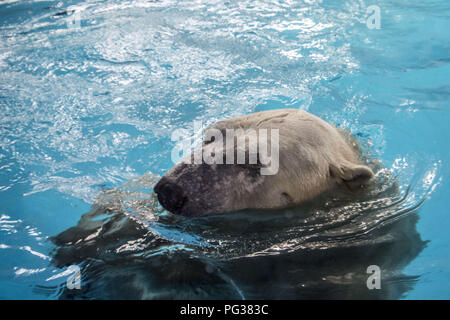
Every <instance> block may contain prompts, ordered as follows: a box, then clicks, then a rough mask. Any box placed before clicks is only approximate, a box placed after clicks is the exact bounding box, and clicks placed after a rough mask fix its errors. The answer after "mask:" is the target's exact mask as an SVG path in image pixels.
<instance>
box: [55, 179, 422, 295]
mask: <svg viewBox="0 0 450 320" xmlns="http://www.w3.org/2000/svg"><path fill="white" fill-rule="evenodd" d="M155 179H156V177H153V176H149V175H147V176H144V177H142V178H140V179H137V180H135V181H132V182H130V183H129V184H127V185H124V186H123V187H120V188H117V189H114V190H109V191H105V192H104V193H103V194H102V195H101V196H100V197H99V199H98V201H97V202H96V203H95V204H94V205H93V208H92V210H91V211H90V212H89V213H87V214H85V215H83V216H82V218H81V220H80V221H79V223H78V224H77V226H75V227H72V228H70V229H68V230H66V231H64V232H62V233H60V234H59V235H57V236H55V237H53V238H52V241H53V243H54V244H55V245H56V248H55V251H54V254H53V261H52V262H53V263H54V264H55V265H56V266H58V267H66V266H70V265H73V264H78V265H79V266H80V267H81V273H82V279H81V282H82V287H81V289H80V290H76V289H72V290H69V289H67V288H66V287H65V285H61V288H60V289H61V295H60V298H61V299H398V298H401V297H402V296H403V295H404V294H405V292H407V291H408V290H410V289H411V288H412V287H413V285H414V283H415V282H416V281H417V277H414V276H406V275H404V274H403V273H402V270H403V269H404V267H405V266H406V265H408V264H409V263H410V262H411V261H412V260H413V259H414V258H415V257H416V256H417V255H418V254H419V253H420V252H421V251H422V249H423V248H424V247H425V245H426V243H425V242H424V241H422V239H421V237H420V235H419V233H418V232H417V230H416V223H417V221H418V214H417V208H418V207H419V206H420V204H421V202H420V201H419V202H417V201H415V200H414V199H412V200H411V197H410V195H409V194H408V190H406V191H404V192H401V191H400V190H399V188H398V186H397V183H396V182H395V179H390V178H389V177H388V175H386V176H383V174H379V175H378V183H377V186H373V187H372V188H371V189H370V190H369V191H368V192H365V193H364V194H341V195H339V196H337V197H336V195H334V196H333V197H332V196H328V195H326V196H324V197H323V198H321V199H317V200H316V201H315V202H314V203H309V204H306V205H304V206H302V207H298V208H291V209H286V210H280V211H277V212H243V213H235V214H230V215H219V216H212V217H207V218H195V219H193V218H184V217H179V216H174V215H171V214H167V213H165V212H164V211H162V210H161V208H160V207H158V204H157V202H156V201H155V199H154V196H153V194H152V193H151V191H150V190H151V187H152V185H153V184H154V182H155ZM149 188H150V189H149ZM371 265H377V266H379V267H380V269H381V289H372V290H369V289H368V287H367V279H368V278H369V276H371V274H369V273H367V268H368V267H369V266H371Z"/></svg>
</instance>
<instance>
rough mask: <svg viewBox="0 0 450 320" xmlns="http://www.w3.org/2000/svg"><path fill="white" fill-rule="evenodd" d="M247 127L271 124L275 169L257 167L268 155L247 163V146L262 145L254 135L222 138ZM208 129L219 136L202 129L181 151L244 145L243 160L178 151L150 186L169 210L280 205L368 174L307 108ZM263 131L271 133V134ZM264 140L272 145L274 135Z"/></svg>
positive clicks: (343, 139) (347, 142) (350, 141)
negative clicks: (193, 146)
mask: <svg viewBox="0 0 450 320" xmlns="http://www.w3.org/2000/svg"><path fill="white" fill-rule="evenodd" d="M232 129H234V130H232ZM239 129H241V130H239ZM249 129H253V130H256V131H257V132H259V131H258V130H260V129H265V130H269V131H270V130H272V131H275V130H276V132H278V141H276V144H277V146H276V147H277V148H276V149H271V152H273V151H274V150H276V151H277V153H278V158H277V159H271V160H272V161H274V160H276V162H277V163H276V169H277V170H276V173H275V174H266V175H264V174H261V169H262V168H264V167H267V166H268V165H269V163H268V162H267V161H265V162H263V161H260V158H259V157H256V159H257V160H256V162H254V163H251V161H250V158H251V154H252V151H251V150H258V152H259V150H260V149H262V148H259V149H258V148H254V147H255V146H254V145H253V144H254V143H255V141H254V140H253V142H252V141H251V140H250V139H246V138H249V137H244V140H243V141H245V144H244V146H243V147H242V145H241V146H237V144H231V146H230V145H229V144H225V143H224V141H233V139H234V141H237V140H239V139H240V138H242V135H246V134H247V133H248V132H249V131H248V130H249ZM208 130H212V131H213V132H219V133H222V134H223V136H225V138H224V139H214V135H209V137H208V134H205V137H207V138H205V140H204V141H203V144H202V146H201V147H200V148H198V149H197V150H195V151H194V152H193V153H192V154H191V155H190V156H189V157H188V159H191V160H192V159H193V158H194V157H195V154H198V153H200V154H211V155H214V154H215V152H217V151H218V150H219V151H222V152H223V154H227V152H230V153H231V154H235V153H236V154H237V152H238V150H239V148H240V149H242V148H243V149H244V151H245V152H246V159H248V161H247V162H246V163H232V164H229V163H228V162H225V161H224V162H223V163H222V162H220V163H219V162H213V163H211V162H209V163H205V162H201V163H198V162H195V161H186V159H185V160H183V161H181V162H179V163H178V164H176V165H175V166H174V167H173V168H172V169H171V170H169V171H168V172H167V173H166V174H165V175H164V176H163V177H162V178H161V179H160V181H159V182H158V183H157V184H156V185H155V187H154V192H155V193H156V195H157V197H158V201H159V202H160V204H161V205H162V206H163V207H164V208H165V209H167V210H168V211H170V212H172V213H175V214H180V215H184V216H207V215H212V214H219V213H227V212H231V211H240V210H245V209H278V208H285V207H288V206H294V205H298V204H301V203H304V202H306V201H309V200H312V199H314V198H315V197H317V196H318V195H320V194H322V193H324V192H325V191H328V190H331V189H333V188H339V187H344V188H345V187H346V188H348V189H350V190H355V189H359V188H362V187H365V186H366V185H367V184H368V182H369V181H370V180H371V178H373V176H374V174H373V171H372V170H371V169H370V168H369V167H368V166H366V165H364V164H363V163H362V160H361V157H360V152H359V148H358V144H357V142H356V139H355V138H353V137H352V136H351V135H349V134H343V132H341V131H340V130H339V129H337V128H336V127H334V126H333V125H331V124H329V123H327V122H326V121H324V120H322V119H320V118H318V117H316V116H314V115H312V114H310V113H308V112H306V111H302V110H297V109H278V110H269V111H262V112H256V113H253V114H249V115H245V116H241V117H237V118H231V119H225V120H222V121H219V122H217V123H215V124H214V125H212V126H211V127H209V128H208V129H206V131H205V132H208ZM229 132H233V134H234V137H232V138H231V139H229V138H230V137H227V134H229ZM266 137H267V139H268V140H271V139H272V138H271V137H272V135H269V134H266ZM241 141H242V140H241ZM258 142H259V140H257V141H256V143H258ZM268 144H269V145H270V144H272V145H273V144H274V141H268ZM258 155H259V153H258ZM266 160H267V159H266Z"/></svg>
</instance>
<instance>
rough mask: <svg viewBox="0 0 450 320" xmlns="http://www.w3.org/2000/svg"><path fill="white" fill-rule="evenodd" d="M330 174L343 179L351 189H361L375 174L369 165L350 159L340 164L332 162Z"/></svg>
mask: <svg viewBox="0 0 450 320" xmlns="http://www.w3.org/2000/svg"><path fill="white" fill-rule="evenodd" d="M330 175H331V176H332V177H336V178H337V179H341V180H342V182H344V184H345V185H346V186H347V187H348V188H349V189H350V190H351V191H354V190H357V189H360V188H361V187H363V186H364V185H366V184H367V183H368V182H369V180H370V179H371V178H372V177H373V176H374V174H373V172H372V170H371V169H370V168H369V167H367V166H363V165H359V164H354V163H351V162H348V161H345V162H343V163H341V164H340V165H334V164H331V163H330Z"/></svg>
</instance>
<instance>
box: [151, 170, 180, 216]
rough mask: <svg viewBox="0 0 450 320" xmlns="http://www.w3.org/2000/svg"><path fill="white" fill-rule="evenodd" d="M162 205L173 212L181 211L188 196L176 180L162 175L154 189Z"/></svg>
mask: <svg viewBox="0 0 450 320" xmlns="http://www.w3.org/2000/svg"><path fill="white" fill-rule="evenodd" d="M153 190H154V191H155V193H156V195H157V196H158V201H159V203H161V205H162V206H163V207H164V208H165V209H167V210H169V211H170V212H172V213H179V211H180V209H181V208H182V207H183V205H184V203H185V202H186V200H187V198H186V197H185V196H184V193H183V189H182V188H181V187H180V186H179V185H177V184H176V183H175V182H172V181H170V180H169V179H167V178H165V177H162V178H161V180H159V182H158V183H157V184H156V186H155V188H154V189H153Z"/></svg>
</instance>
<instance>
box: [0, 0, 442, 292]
mask: <svg viewBox="0 0 450 320" xmlns="http://www.w3.org/2000/svg"><path fill="white" fill-rule="evenodd" d="M370 6H376V8H379V13H380V16H379V17H380V20H379V21H380V24H379V25H378V26H376V27H374V25H373V24H371V23H370V21H371V20H370V19H371V17H372V14H373V11H371V10H370ZM368 9H369V12H368ZM369 20H370V21H369ZM368 21H369V22H368ZM449 30H450V3H449V2H448V1H444V0H430V1H418V0H414V1H402V0H377V1H375V0H373V1H363V0H345V1H328V0H323V1H320V0H317V1H314V0H309V1H306V0H305V1H272V0H270V1H269V0H268V1H221V0H220V1H219V0H217V1H215V0H207V1H189V0H186V1H174V0H160V1H157V0H155V1H149V0H147V1H144V0H131V1H119V0H117V1H113V0H98V1H15V0H0V74H1V77H0V257H1V258H0V298H1V299H58V298H85V299H89V298H97V299H98V298H100V299H101V298H235V299H248V298H294V299H300V298H306V299H308V298H355V297H356V298H380V299H449V298H450V237H449V236H448V234H449V233H448V230H449V228H450V215H449V212H448V205H449V201H448V194H449V193H450V183H449V177H450V171H449V165H448V163H449V159H450V153H449V147H450V140H449V138H450V135H449V133H450V132H449V124H450V113H449V112H450V111H449V110H450V108H449V107H450V105H449V104H450V102H449V101H450V81H449V79H450V78H449V75H450V34H449V32H448V31H449ZM278 108H300V109H303V110H306V111H308V112H310V113H312V114H315V115H317V116H320V117H322V118H323V119H325V120H327V121H329V122H331V123H334V124H336V125H337V126H339V127H342V128H345V129H348V130H351V131H352V132H353V134H354V135H355V136H356V137H357V138H358V139H359V140H360V143H361V145H362V147H363V149H364V152H365V154H366V156H367V157H368V158H371V159H378V160H380V161H381V167H380V168H379V170H378V171H377V178H378V179H377V181H378V183H377V185H376V186H374V187H373V188H372V190H370V191H369V192H368V194H366V195H360V196H358V197H357V199H347V200H346V201H344V200H337V199H334V198H332V199H328V200H327V201H325V202H322V203H321V204H320V205H319V204H317V205H311V204H310V205H308V206H306V207H302V208H296V209H288V210H282V211H280V212H247V213H236V214H232V215H222V216H217V217H210V218H202V219H186V218H182V217H177V216H173V215H171V214H169V213H167V212H164V211H163V210H162V209H161V207H160V206H158V204H157V202H156V201H155V199H154V196H153V195H152V192H151V190H152V186H153V185H154V183H155V182H156V181H157V179H158V177H160V176H161V175H162V174H164V173H165V172H166V171H167V170H168V169H169V168H171V167H172V166H173V165H174V164H173V163H172V161H171V152H172V150H173V148H174V146H175V142H174V141H172V140H171V134H172V132H173V131H174V130H176V129H179V128H184V129H188V130H192V128H193V121H194V120H198V121H202V122H203V124H205V125H210V124H212V123H214V122H216V121H218V120H220V119H223V118H227V117H233V116H239V115H243V114H248V113H252V112H255V111H262V110H269V109H278ZM197 142H198V137H197ZM87 213H88V214H87ZM85 214H87V215H85ZM83 215H84V216H83ZM80 219H81V220H80ZM57 235H58V236H57ZM74 265H75V266H78V267H79V268H80V270H81V289H80V290H76V289H75V290H74V289H72V290H70V289H69V288H68V287H67V285H66V283H67V278H68V276H69V275H70V274H71V271H70V270H71V269H70V268H71V267H70V266H74ZM370 265H377V266H379V267H380V268H381V279H382V281H381V289H373V290H369V289H368V288H367V286H366V279H367V278H368V277H369V276H370V274H368V273H367V272H366V270H367V268H368V266H370Z"/></svg>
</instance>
